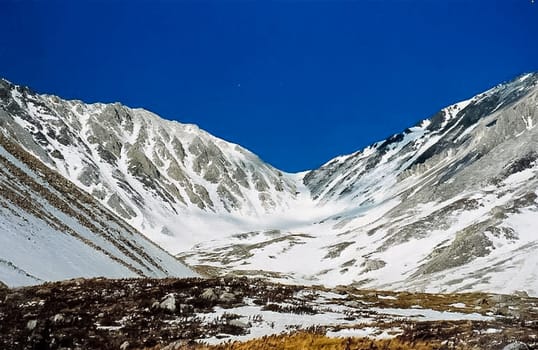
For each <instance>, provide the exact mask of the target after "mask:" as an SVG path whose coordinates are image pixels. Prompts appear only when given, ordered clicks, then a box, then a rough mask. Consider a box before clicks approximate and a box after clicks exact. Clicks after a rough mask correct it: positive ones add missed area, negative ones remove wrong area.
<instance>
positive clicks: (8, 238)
mask: <svg viewBox="0 0 538 350" xmlns="http://www.w3.org/2000/svg"><path fill="white" fill-rule="evenodd" d="M0 233H1V235H0V276H1V278H2V280H3V281H4V282H5V283H7V284H8V285H10V286H20V285H27V284H37V283H41V282H45V281H49V280H58V279H65V278H72V277H80V276H83V277H93V276H109V277H144V276H151V277H167V276H193V275H195V274H194V273H193V272H192V271H190V270H189V269H188V268H187V267H186V266H184V265H183V264H182V263H180V262H179V261H178V260H177V259H175V258H174V257H172V256H170V255H169V254H168V253H166V252H165V251H164V250H163V249H161V248H159V247H158V246H156V245H155V244H154V243H153V242H151V241H149V240H148V239H147V238H146V237H144V236H143V235H142V234H140V233H139V232H138V231H136V230H135V229H134V228H132V227H131V226H129V225H127V224H126V223H125V222H123V221H122V220H121V219H119V218H118V217H116V216H115V215H114V214H113V213H112V212H110V211H109V210H107V209H106V208H105V207H104V206H102V205H101V204H100V203H98V202H97V201H96V200H95V199H93V198H92V197H91V196H90V195H88V194H86V193H84V192H82V191H81V190H80V189H79V188H77V187H76V186H75V185H74V184H73V183H72V182H70V181H69V180H67V179H65V178H64V177H62V176H61V175H59V174H58V173H55V172H53V171H51V170H50V169H49V168H48V167H47V166H45V165H44V164H43V163H41V162H40V161H39V160H38V159H37V158H35V157H34V156H32V155H30V154H29V153H28V152H26V151H24V150H23V149H22V148H21V147H20V146H19V145H18V144H16V143H14V142H13V141H11V140H10V139H8V138H6V137H5V136H4V134H3V133H2V132H0ZM0 285H1V286H0V289H2V288H1V287H2V286H4V285H3V284H2V283H0ZM39 293H40V294H41V295H47V294H50V291H48V290H47V289H43V290H40V291H39ZM59 317H60V316H58V317H55V318H54V320H56V321H57V322H59V321H60V318H59ZM27 327H28V328H29V329H30V328H32V327H35V323H32V321H29V322H28V325H27Z"/></svg>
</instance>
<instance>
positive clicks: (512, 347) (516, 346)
mask: <svg viewBox="0 0 538 350" xmlns="http://www.w3.org/2000/svg"><path fill="white" fill-rule="evenodd" d="M503 350H529V347H528V346H527V344H525V343H522V342H519V341H516V342H513V343H510V344H508V345H506V346H505V347H504V348H503Z"/></svg>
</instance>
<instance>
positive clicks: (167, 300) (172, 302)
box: [159, 294, 176, 312]
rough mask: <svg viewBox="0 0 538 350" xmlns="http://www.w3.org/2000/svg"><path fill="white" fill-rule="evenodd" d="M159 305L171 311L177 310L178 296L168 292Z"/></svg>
mask: <svg viewBox="0 0 538 350" xmlns="http://www.w3.org/2000/svg"><path fill="white" fill-rule="evenodd" d="M159 307H160V308H161V309H164V310H168V311H171V312H175V311H176V297H175V295H174V294H168V295H167V296H165V297H164V299H163V300H162V301H161V303H160V304H159Z"/></svg>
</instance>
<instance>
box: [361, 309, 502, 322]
mask: <svg viewBox="0 0 538 350" xmlns="http://www.w3.org/2000/svg"><path fill="white" fill-rule="evenodd" d="M371 310H372V311H376V312H379V313H382V314H388V315H395V316H402V317H405V318H411V319H418V320H421V321H444V320H449V321H454V320H463V321H492V320H494V318H493V317H490V316H484V315H481V314H478V313H471V314H465V313H461V312H449V311H437V310H431V309H420V310H417V309H392V308H386V309H383V308H372V309H371Z"/></svg>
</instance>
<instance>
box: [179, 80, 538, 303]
mask: <svg viewBox="0 0 538 350" xmlns="http://www.w3.org/2000/svg"><path fill="white" fill-rule="evenodd" d="M537 82H538V74H528V75H524V76H521V77H518V78H517V79H515V80H513V81H511V82H509V83H506V84H501V85H499V86H497V87H495V88H493V89H490V90H488V91H486V92H484V93H482V94H479V95H477V96H475V97H473V98H471V99H469V100H466V101H462V102H460V103H456V104H454V105H451V106H449V107H447V108H444V109H443V110H441V111H439V112H438V113H436V114H435V115H433V116H432V117H431V118H429V119H426V120H423V121H421V122H420V123H418V124H417V125H415V126H414V127H411V128H409V129H406V130H405V131H403V132H402V133H399V134H395V135H393V136H391V137H389V138H387V139H386V140H384V141H381V142H377V143H375V144H373V145H371V146H369V147H367V148H365V149H364V150H362V151H359V152H356V153H354V154H351V155H347V156H342V157H337V158H335V159H333V160H331V161H329V162H327V163H326V164H325V165H323V166H322V167H321V168H319V169H317V170H313V171H310V172H308V173H306V174H304V176H303V177H302V181H303V183H304V185H305V186H306V188H307V190H308V192H309V193H310V195H311V198H312V199H311V200H312V202H313V203H314V204H313V205H314V207H315V208H317V209H326V212H327V215H326V217H323V218H321V219H319V220H312V221H310V222H309V223H308V224H306V225H303V226H300V225H299V226H291V227H290V226H288V227H284V226H281V227H277V229H276V230H265V231H256V232H250V233H242V234H237V235H234V236H232V237H230V238H226V239H222V240H214V241H212V242H204V243H201V244H199V245H197V246H196V247H195V248H194V249H193V250H192V251H191V252H187V253H184V254H182V256H183V258H184V259H185V260H186V261H187V262H188V263H190V264H193V265H202V266H203V267H204V268H205V269H206V270H207V271H213V272H214V273H215V272H220V273H222V272H225V271H230V270H234V271H237V273H241V274H251V275H262V276H269V277H271V278H275V279H288V280H293V281H300V282H302V283H323V284H326V285H327V284H328V285H336V284H352V285H355V286H359V287H366V288H381V289H407V290H415V291H430V292H453V291H469V290H488V291H497V292H506V293H510V292H513V291H514V290H517V289H523V290H526V291H527V292H529V293H531V294H534V295H536V294H538V278H537V277H538V275H537V273H538V272H537V270H536V267H537V266H538V258H537V256H538V255H537V252H538V233H537V231H536V227H537V225H538V212H537V209H538V208H537V202H536V197H537V194H536V192H537V189H538V179H537V176H536V175H537V172H538V166H537V162H536V159H537V157H538V128H536V127H535V126H536V124H537V123H538V111H537V106H538V87H537ZM303 214H304V216H308V215H309V214H310V213H309V212H308V211H304V212H301V211H297V215H303ZM313 219H314V218H313ZM298 257H300V259H298Z"/></svg>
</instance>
